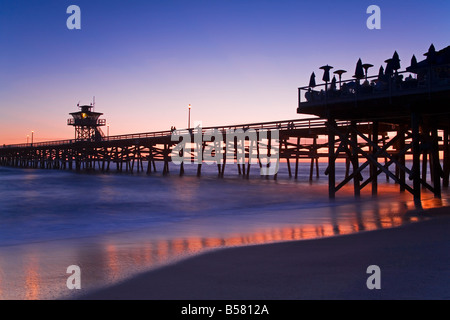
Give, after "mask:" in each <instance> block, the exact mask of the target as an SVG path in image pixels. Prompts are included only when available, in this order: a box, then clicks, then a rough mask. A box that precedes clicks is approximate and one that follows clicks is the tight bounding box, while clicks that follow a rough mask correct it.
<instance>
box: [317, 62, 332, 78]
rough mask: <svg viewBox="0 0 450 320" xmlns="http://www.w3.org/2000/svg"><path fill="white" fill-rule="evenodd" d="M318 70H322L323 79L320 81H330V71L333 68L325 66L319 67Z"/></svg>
mask: <svg viewBox="0 0 450 320" xmlns="http://www.w3.org/2000/svg"><path fill="white" fill-rule="evenodd" d="M320 69H322V70H323V77H322V80H323V81H325V82H328V81H330V69H333V67H331V66H329V65H326V66H322V67H320Z"/></svg>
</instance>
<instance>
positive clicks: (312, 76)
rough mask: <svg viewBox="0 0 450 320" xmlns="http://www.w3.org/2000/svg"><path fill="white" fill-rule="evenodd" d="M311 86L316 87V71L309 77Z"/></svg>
mask: <svg viewBox="0 0 450 320" xmlns="http://www.w3.org/2000/svg"><path fill="white" fill-rule="evenodd" d="M309 86H310V87H311V88H314V87H315V86H316V75H315V74H314V72H313V73H312V74H311V77H310V78H309Z"/></svg>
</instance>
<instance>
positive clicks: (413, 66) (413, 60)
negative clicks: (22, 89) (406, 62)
mask: <svg viewBox="0 0 450 320" xmlns="http://www.w3.org/2000/svg"><path fill="white" fill-rule="evenodd" d="M417 67H418V64H417V58H416V56H415V55H413V56H412V58H411V65H410V66H409V67H408V68H406V71H409V72H413V73H417Z"/></svg>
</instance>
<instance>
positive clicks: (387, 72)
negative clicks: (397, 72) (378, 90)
mask: <svg viewBox="0 0 450 320" xmlns="http://www.w3.org/2000/svg"><path fill="white" fill-rule="evenodd" d="M384 62H386V69H385V70H384V74H385V75H386V76H391V75H392V74H393V72H394V68H393V66H392V59H387V60H385V61H384Z"/></svg>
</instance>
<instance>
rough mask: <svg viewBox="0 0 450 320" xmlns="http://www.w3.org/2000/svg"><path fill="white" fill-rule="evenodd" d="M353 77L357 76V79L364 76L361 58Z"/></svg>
mask: <svg viewBox="0 0 450 320" xmlns="http://www.w3.org/2000/svg"><path fill="white" fill-rule="evenodd" d="M353 77H355V78H356V79H363V78H364V70H363V66H362V61H361V59H359V60H358V62H357V63H356V69H355V75H354V76H353Z"/></svg>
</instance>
